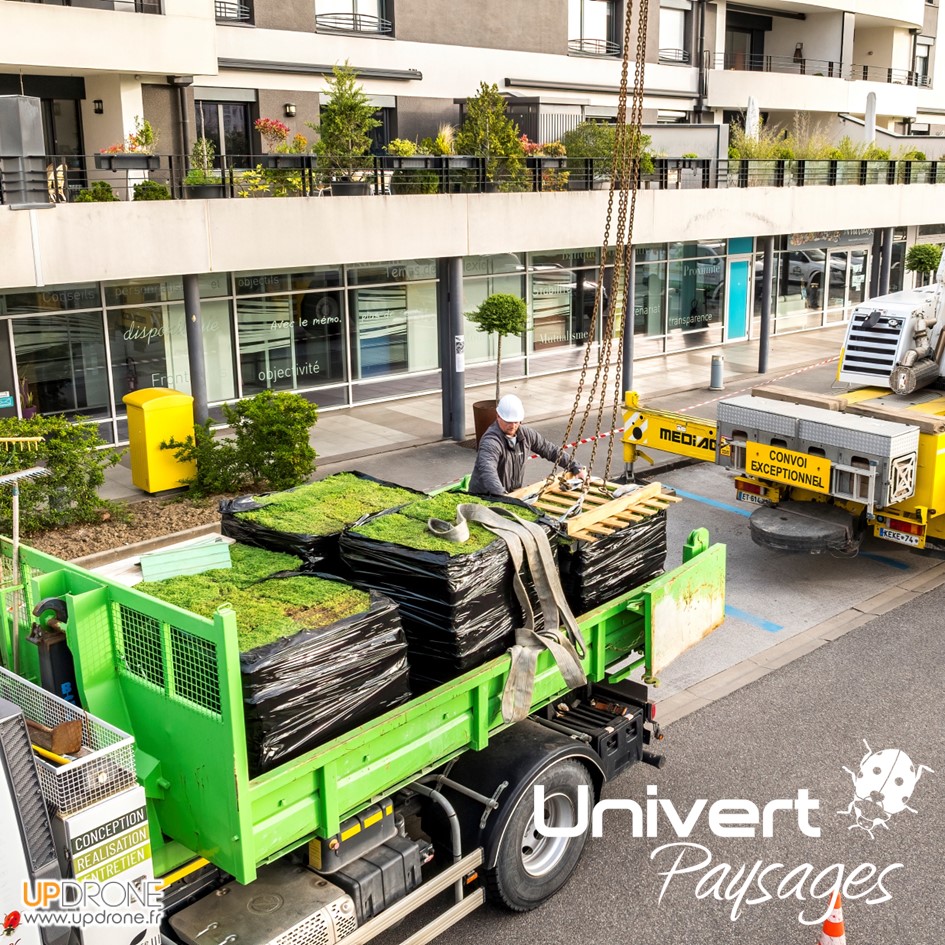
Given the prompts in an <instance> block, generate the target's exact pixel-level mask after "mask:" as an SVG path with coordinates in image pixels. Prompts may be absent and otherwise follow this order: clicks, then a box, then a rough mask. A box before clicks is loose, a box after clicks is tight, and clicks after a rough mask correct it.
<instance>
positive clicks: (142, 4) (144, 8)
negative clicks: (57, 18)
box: [19, 0, 164, 14]
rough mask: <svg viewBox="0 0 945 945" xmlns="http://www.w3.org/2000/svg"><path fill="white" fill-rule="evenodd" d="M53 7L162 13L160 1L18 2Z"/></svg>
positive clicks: (36, 0)
mask: <svg viewBox="0 0 945 945" xmlns="http://www.w3.org/2000/svg"><path fill="white" fill-rule="evenodd" d="M19 2H20V3H42V4H45V5H46V6H54V7H84V8H85V9H88V10H119V11H122V12H124V13H155V14H163V13H164V4H163V2H162V0H19Z"/></svg>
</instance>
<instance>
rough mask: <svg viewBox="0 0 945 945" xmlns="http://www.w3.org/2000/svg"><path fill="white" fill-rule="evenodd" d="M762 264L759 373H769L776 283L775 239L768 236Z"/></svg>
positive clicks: (764, 246) (764, 243) (764, 241)
mask: <svg viewBox="0 0 945 945" xmlns="http://www.w3.org/2000/svg"><path fill="white" fill-rule="evenodd" d="M762 243H763V253H764V255H763V256H762V260H763V261H762V264H761V335H760V337H759V339H758V373H759V374H767V373H768V348H769V345H770V339H771V295H772V293H771V287H772V283H773V282H774V237H773V236H766V237H765V238H764V240H763V241H762Z"/></svg>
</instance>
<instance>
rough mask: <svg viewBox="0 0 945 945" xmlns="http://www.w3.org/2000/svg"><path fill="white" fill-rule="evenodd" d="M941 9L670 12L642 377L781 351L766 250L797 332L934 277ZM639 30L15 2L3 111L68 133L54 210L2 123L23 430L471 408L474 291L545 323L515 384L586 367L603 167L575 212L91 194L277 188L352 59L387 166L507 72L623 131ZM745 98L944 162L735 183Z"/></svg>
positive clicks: (667, 8) (526, 115)
mask: <svg viewBox="0 0 945 945" xmlns="http://www.w3.org/2000/svg"><path fill="white" fill-rule="evenodd" d="M939 13H940V8H939V4H938V0H935V2H931V0H897V3H895V4H890V3H888V2H881V0H841V2H839V3H837V2H832V0H831V2H827V0H807V2H793V0H761V2H758V3H756V4H748V3H731V2H723V0H718V2H710V0H661V2H658V0H652V2H651V3H650V5H649V20H648V23H647V24H646V39H645V43H644V44H643V48H644V49H645V55H646V73H645V92H644V99H643V107H644V116H643V117H644V123H645V124H646V125H647V133H648V134H650V135H651V136H652V138H653V142H654V147H655V149H656V152H657V155H658V158H659V159H658V161H657V164H658V173H657V175H655V178H654V180H653V181H651V182H650V181H648V182H646V184H647V186H645V187H644V188H643V189H641V191H640V193H639V195H638V202H637V213H636V226H635V231H634V234H633V242H634V244H635V247H636V248H635V252H634V274H633V279H632V282H633V307H634V321H633V341H634V356H635V357H637V358H644V357H651V356H654V355H659V354H662V353H664V352H668V351H673V350H679V349H682V348H687V347H696V346H708V345H720V344H724V343H726V342H728V341H734V340H741V339H744V338H746V337H753V336H755V335H756V334H757V332H758V331H759V318H760V298H759V295H760V293H759V291H758V286H760V282H761V279H760V277H761V273H762V262H761V256H760V250H761V248H762V245H763V241H765V240H768V239H769V238H773V239H774V246H775V250H776V252H775V255H774V264H775V267H776V268H775V272H774V279H775V286H776V292H775V299H774V303H773V305H774V308H773V312H772V322H771V325H772V330H773V331H776V332H787V331H798V330H813V329H816V328H818V327H821V326H825V325H829V324H833V323H836V322H837V321H840V320H843V319H845V318H846V317H847V315H848V313H849V311H850V309H851V307H852V306H853V305H855V304H856V303H857V302H858V301H860V300H861V299H863V298H864V297H866V296H867V295H869V294H870V293H871V291H875V289H876V288H879V287H885V286H886V285H889V286H890V287H892V288H896V287H898V286H900V285H902V284H904V282H905V281H906V280H908V279H911V274H907V273H904V267H903V259H904V254H905V249H906V247H907V246H908V245H909V244H910V243H914V242H927V241H940V240H945V211H943V210H942V209H941V208H940V206H939V203H940V201H939V195H940V194H942V193H945V190H942V189H941V188H940V185H939V184H938V183H937V182H938V181H940V180H941V181H943V182H945V167H943V168H942V169H941V171H940V170H939V163H938V160H939V158H941V157H943V155H945V137H939V134H941V133H942V132H943V131H945V95H943V94H941V91H940V90H941V89H945V59H943V61H942V62H941V63H940V62H939V58H941V57H938V56H937V52H936V35H937V31H938V25H939ZM628 16H629V17H630V20H631V31H630V42H631V45H632V48H633V49H636V48H637V42H638V32H639V23H638V20H639V17H638V6H637V4H636V3H632V2H631V3H630V4H629V10H628V3H627V0H513V2H508V0H46V2H44V0H30V2H23V0H0V35H4V36H6V37H13V39H14V41H13V42H8V43H5V44H3V46H2V47H0V60H2V62H0V95H5V96H19V97H20V98H17V99H16V100H15V101H17V102H22V101H23V100H24V97H25V98H26V99H29V100H33V101H35V102H37V103H38V111H36V112H35V114H33V118H32V119H29V120H30V121H32V124H33V125H34V132H35V136H34V139H33V140H34V141H37V140H38V141H41V145H40V144H34V146H33V148H32V149H31V150H30V151H29V156H30V157H31V159H32V164H30V166H32V167H33V168H34V174H33V176H34V180H33V188H34V191H33V197H31V198H30V199H20V197H19V196H18V193H19V192H18V191H17V189H16V186H14V185H13V184H12V183H11V182H13V181H20V180H21V177H18V176H17V174H18V173H19V170H22V168H23V166H24V165H23V164H22V162H19V163H18V161H19V159H18V158H17V157H16V155H17V154H19V153H20V152H17V151H16V150H15V144H16V142H15V141H13V138H15V136H13V137H11V135H10V133H9V130H8V131H7V132H6V136H5V137H4V126H3V124H2V122H0V191H2V198H3V201H4V202H3V205H0V245H2V246H3V247H4V252H3V255H2V261H0V415H17V414H21V413H23V412H24V411H27V412H28V411H29V409H30V408H31V407H35V408H38V409H39V410H41V411H42V412H44V413H62V414H64V415H68V416H82V417H86V418H89V419H90V420H91V421H92V422H95V423H96V424H98V426H99V429H100V431H101V433H102V435H103V436H104V438H105V439H106V440H109V441H114V442H121V441H123V440H125V439H126V437H127V425H126V422H125V409H124V406H123V403H122V397H123V396H124V395H125V394H127V393H128V392H130V391H132V390H136V389H140V388H144V387H172V388H176V389H178V390H184V391H193V392H194V393H195V396H197V397H198V400H199V401H201V402H203V401H206V402H207V403H208V404H209V407H210V412H211V414H213V413H214V407H215V406H218V405H219V404H220V403H223V402H226V401H230V400H233V399H235V398H238V397H241V396H246V395H249V394H253V393H256V392H258V391H260V390H264V389H277V390H294V391H299V392H301V393H303V394H305V396H307V397H310V398H311V399H312V400H314V401H316V402H317V403H318V404H319V405H320V406H321V407H322V408H326V409H330V408H340V407H344V406H349V405H352V404H358V403H369V402H373V401H386V400H389V399H391V398H401V397H409V396H411V395H413V394H417V393H425V392H429V391H442V392H443V397H444V417H445V416H446V414H447V413H448V410H449V409H450V408H451V402H450V396H451V394H450V390H451V384H452V380H451V379H452V377H453V375H454V372H455V370H456V367H457V359H456V357H455V348H456V345H455V340H456V339H455V334H456V325H455V323H454V324H452V325H451V322H450V304H451V302H450V300H452V305H453V308H454V312H453V318H454V321H455V317H456V316H455V309H456V307H457V305H458V306H459V308H460V310H461V311H468V310H470V309H472V308H474V307H475V306H476V304H477V303H478V302H479V301H481V300H482V299H483V298H484V297H485V296H486V295H488V294H490V293H492V292H497V291H503V292H512V293H515V294H517V295H521V296H522V297H524V298H525V299H526V301H527V303H528V307H529V313H530V321H529V328H528V331H527V332H526V333H525V334H524V335H523V336H522V337H521V338H519V339H506V342H505V344H504V346H503V376H504V377H507V378H513V377H515V376H527V375H536V374H543V373H550V372H556V371H562V370H568V369H572V368H574V367H576V366H578V365H579V363H580V360H581V358H582V355H583V348H582V346H583V345H584V343H585V342H586V341H587V335H588V326H589V323H590V316H591V314H592V312H593V305H594V300H595V297H596V289H597V285H598V282H599V281H600V279H601V273H603V277H604V289H603V291H602V292H601V293H600V294H599V296H597V297H603V298H606V297H607V293H608V290H610V285H609V282H610V272H609V267H607V266H606V262H607V260H605V261H604V262H605V265H604V266H603V267H602V266H601V258H600V256H601V250H600V245H601V240H602V235H603V226H604V217H605V212H606V202H607V193H606V190H600V189H594V188H593V186H589V187H587V188H573V189H572V187H573V183H576V175H575V181H573V182H572V187H569V188H567V189H554V190H550V191H549V190H547V189H545V190H542V189H540V187H539V186H537V185H536V186H534V187H532V188H530V189H529V190H526V191H524V192H500V193H487V192H479V190H484V189H485V188H479V189H478V190H476V189H475V188H474V189H473V192H470V190H469V189H468V188H467V189H465V190H464V189H458V190H455V189H450V188H446V187H442V186H441V187H440V188H439V190H440V191H441V192H438V193H425V194H400V195H398V194H392V193H390V188H389V187H388V186H387V178H385V176H384V174H383V173H378V174H376V175H375V176H374V178H373V180H374V185H373V187H372V192H371V193H369V194H368V195H365V196H355V197H346V198H344V199H338V198H337V197H333V198H332V199H323V198H322V197H321V196H319V194H320V190H319V189H317V188H314V187H312V188H308V189H305V190H304V193H302V194H301V195H298V196H284V197H275V196H271V195H266V194H256V195H255V196H250V197H249V199H240V197H239V196H237V192H238V191H239V188H235V187H230V188H228V190H227V193H228V194H229V197H228V199H173V200H167V201H159V202H144V201H140V200H130V199H120V200H117V201H114V202H101V203H99V202H77V201H76V199H75V197H76V195H77V194H78V193H79V191H81V190H83V189H88V188H89V187H90V186H91V185H92V184H94V183H95V182H96V181H105V182H107V183H110V184H112V185H113V187H114V189H115V191H116V193H118V194H119V196H121V197H123V198H127V197H129V196H130V195H131V192H132V190H133V186H134V184H135V183H136V182H140V181H141V180H144V179H145V178H147V177H148V176H150V178H151V179H153V180H156V181H159V182H167V183H168V184H170V185H171V188H172V190H173V191H174V196H175V197H181V198H182V197H183V196H184V193H183V190H182V189H181V188H180V186H179V183H180V172H181V171H182V170H186V168H187V166H188V161H189V158H190V155H191V151H192V148H193V145H194V142H195V141H197V140H198V139H199V138H205V139H207V140H209V141H211V142H212V143H213V146H214V151H215V157H214V160H215V163H216V164H217V166H222V167H225V168H228V169H229V172H230V173H231V177H230V180H231V181H232V180H233V177H232V174H233V173H245V172H246V171H252V170H253V168H254V167H255V165H256V163H257V161H258V160H260V159H261V155H262V154H263V152H264V151H265V150H266V148H265V145H264V142H263V141H261V140H260V137H259V134H258V133H257V131H256V130H255V128H254V123H255V121H256V120H257V119H258V118H261V117H268V118H273V119H278V120H279V121H281V122H284V123H285V124H286V125H287V126H288V127H289V129H290V134H296V133H299V134H302V135H305V136H306V137H308V138H313V137H314V132H313V131H312V130H311V129H310V128H309V126H308V124H307V123H308V122H317V120H318V116H319V111H320V108H321V106H322V104H323V103H324V101H325V90H326V83H327V81H328V80H329V78H330V77H331V73H332V67H333V66H334V65H336V64H339V63H344V62H348V63H350V65H351V66H353V67H354V68H355V69H356V70H357V73H358V78H359V81H360V82H361V84H362V85H363V87H364V90H365V92H366V93H367V94H368V96H369V97H370V99H371V102H372V104H374V105H375V106H376V108H377V111H376V116H377V119H378V121H379V125H378V128H377V129H376V131H375V143H374V150H375V151H376V153H377V154H378V155H383V154H384V145H385V144H386V143H387V142H388V141H390V140H391V139H393V138H407V139H419V138H423V137H426V136H430V135H435V134H436V132H437V129H438V128H439V126H441V125H442V124H451V125H454V126H455V125H456V124H458V123H459V122H460V120H461V117H462V109H463V107H464V102H465V100H466V99H467V98H468V97H469V96H472V95H474V94H475V93H476V91H477V89H478V88H479V85H480V83H481V82H483V81H484V82H487V83H495V84H497V85H498V86H499V88H500V90H501V91H502V92H503V94H505V95H506V97H507V100H508V109H509V113H510V114H511V115H512V116H513V117H514V118H515V120H516V121H517V123H518V124H519V127H520V129H521V130H522V131H523V133H526V134H527V135H528V137H529V138H530V139H532V140H534V141H539V142H545V141H551V140H555V139H557V138H559V137H560V136H561V135H562V134H563V133H564V132H565V131H567V130H568V129H570V128H573V127H574V126H575V125H577V124H578V123H579V122H581V121H584V120H595V121H604V122H607V121H613V120H614V119H615V117H616V114H617V93H618V85H619V76H620V59H621V56H622V52H623V50H622V45H623V42H624V36H625V31H624V25H625V22H626V18H627V17H628ZM749 96H751V97H752V98H753V99H754V102H755V104H756V105H757V107H758V110H759V113H760V114H761V116H762V117H763V118H764V119H765V121H766V122H767V123H768V125H769V127H770V126H772V125H783V126H785V127H788V126H790V125H791V123H792V122H793V121H794V120H795V119H794V116H795V115H804V116H806V117H807V119H808V120H809V121H810V122H815V123H817V124H818V125H820V126H822V127H823V128H824V129H825V130H826V133H828V134H830V135H831V136H833V138H834V139H835V140H839V139H840V138H841V137H842V136H843V135H849V136H850V137H851V138H853V139H855V140H862V139H863V138H864V136H866V135H871V134H873V132H872V129H873V127H874V125H875V140H876V143H877V144H878V145H879V146H881V147H888V148H889V149H890V150H891V151H892V152H893V154H894V155H895V154H897V153H905V152H906V151H908V150H919V151H922V152H924V153H925V157H926V160H924V161H918V162H916V163H915V164H912V165H906V164H904V163H901V162H900V163H896V162H893V163H889V162H885V163H884V162H875V165H874V163H865V162H852V166H848V165H851V162H837V161H833V162H820V163H821V164H822V165H824V166H823V167H822V168H820V169H819V171H818V173H823V174H824V175H826V176H825V177H824V178H823V179H822V180H818V179H817V175H816V174H815V173H813V170H814V169H813V168H808V169H807V170H806V171H805V170H804V168H803V166H799V167H798V166H794V164H793V163H792V162H787V163H788V166H787V167H785V162H784V161H782V162H781V163H780V166H778V163H777V162H771V164H772V166H771V167H768V166H765V167H761V168H755V167H749V166H748V165H744V166H741V165H737V164H735V163H730V162H728V161H727V160H726V159H727V156H728V155H727V142H728V126H729V124H730V123H731V122H733V121H741V120H743V118H742V116H743V115H744V113H745V111H746V108H747V107H748V100H749ZM7 101H8V102H12V101H13V100H7ZM872 103H875V105H873V104H872ZM27 111H28V110H27ZM868 113H869V114H868ZM874 115H875V118H874V117H873V116H874ZM140 118H146V119H147V120H148V121H149V122H150V123H151V124H152V126H153V127H154V128H155V129H156V130H157V132H158V136H159V137H158V143H157V146H156V149H155V150H156V154H157V155H158V158H157V160H155V161H152V162H150V163H151V164H152V167H151V168H150V169H130V170H127V169H121V168H120V167H118V168H117V169H115V168H116V162H110V161H108V160H105V159H103V157H102V155H101V154H100V152H102V151H103V150H106V149H108V148H110V147H111V146H113V145H115V144H116V142H120V141H121V140H123V139H124V138H125V137H126V136H127V135H128V134H129V132H131V131H132V130H133V128H134V125H135V121H136V119H140ZM24 120H27V119H24ZM11 141H13V143H12V144H11ZM38 152H42V153H38ZM693 155H695V157H693ZM379 160H380V159H379ZM457 160H459V159H457ZM27 163H28V164H29V162H27ZM800 164H801V165H803V162H800ZM155 165H156V166H155ZM880 165H882V166H880ZM37 166H38V167H40V168H41V169H44V172H43V173H41V174H40V175H39V177H40V180H39V184H38V185H37V183H36V180H35V177H36V172H35V168H36V167H37ZM18 169H19V170H18ZM759 170H760V171H763V172H764V173H763V174H762V176H757V175H756V171H759ZM805 173H806V175H807V176H806V178H805V176H804V175H805ZM541 177H542V174H541V172H540V169H539V170H537V171H535V172H534V173H533V174H532V177H531V179H532V180H533V182H534V181H538V180H540V179H541ZM847 179H849V180H850V183H849V184H847V183H845V181H846V180H847ZM805 182H806V186H805V185H804V184H805ZM812 183H818V184H821V183H822V184H823V186H811V184H812ZM746 185H748V186H746ZM37 189H38V191H39V192H40V197H39V198H37V197H36V192H37ZM221 190H222V188H221ZM446 190H451V192H443V191H446ZM244 193H245V191H244ZM458 299H459V300H461V303H458V302H457V300H458ZM591 340H592V341H594V339H591ZM495 354H496V353H495V349H494V344H493V341H492V339H490V338H489V337H487V336H484V335H482V334H479V333H477V332H475V331H474V330H473V329H472V327H471V326H468V325H467V326H466V331H465V352H464V361H465V373H464V383H465V385H466V386H472V385H476V384H487V383H488V382H489V379H490V378H491V377H493V376H494V364H495ZM453 386H454V387H455V385H453Z"/></svg>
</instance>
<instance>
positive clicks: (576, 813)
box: [533, 745, 932, 925]
mask: <svg viewBox="0 0 945 945" xmlns="http://www.w3.org/2000/svg"><path fill="white" fill-rule="evenodd" d="M843 770H844V771H846V772H847V773H848V774H850V776H851V777H852V778H853V783H854V799H853V801H852V802H851V803H850V805H849V807H848V808H847V810H845V811H840V812H839V813H841V814H843V815H847V816H852V817H854V820H855V822H854V823H853V824H852V825H850V829H853V828H854V827H858V828H861V829H862V830H864V831H866V832H867V833H869V835H870V837H873V832H872V831H873V829H874V828H875V827H877V826H883V827H887V829H888V824H887V822H888V821H889V819H890V818H891V817H892V816H893V815H895V814H897V813H899V812H901V811H903V810H910V811H912V810H913V808H911V807H909V806H908V803H907V802H908V801H909V800H910V798H911V796H912V794H913V792H914V791H915V788H916V784H917V783H918V781H919V778H920V777H921V776H922V774H923V773H924V772H930V773H931V771H932V769H931V768H929V767H928V766H926V765H915V764H914V763H913V762H912V761H911V759H910V758H909V756H908V755H906V754H905V752H903V751H901V750H900V749H884V750H882V751H878V752H873V751H871V750H870V748H869V746H868V745H867V752H866V754H865V755H864V756H863V758H862V759H861V761H860V770H859V772H858V773H856V774H854V772H852V771H851V770H850V769H849V768H847V767H844V768H843ZM558 792H560V789H556V791H555V793H558ZM533 794H534V827H535V831H536V832H537V833H538V834H540V835H541V836H544V837H559V838H560V837H577V836H580V835H582V834H584V833H587V832H588V830H590V834H591V836H593V837H600V836H602V835H603V824H604V815H605V814H606V813H609V812H622V813H623V815H624V817H628V818H629V827H630V833H631V835H632V836H633V837H645V838H647V839H660V838H662V837H666V838H667V842H665V843H662V844H660V845H658V846H656V847H654V848H653V849H652V850H651V851H650V860H651V861H652V862H654V863H655V864H656V865H657V866H658V870H657V874H658V875H659V876H661V877H662V878H663V881H662V888H661V889H660V894H659V900H658V901H659V902H662V900H663V897H664V896H665V895H666V893H667V891H668V890H669V889H670V887H671V886H674V887H675V886H683V887H687V886H691V887H692V892H693V894H694V896H695V898H696V899H697V900H703V899H714V900H717V901H720V902H727V903H730V904H731V911H730V915H731V919H732V921H733V922H735V921H737V920H738V919H739V918H741V917H742V915H744V913H745V910H746V909H747V908H748V907H752V906H758V905H760V904H762V903H765V902H769V901H772V900H775V899H779V900H787V899H792V898H795V899H797V900H799V901H800V902H801V903H803V904H804V905H803V906H802V908H801V911H800V912H799V913H798V916H797V917H798V920H799V921H800V922H801V923H802V924H804V925H816V924H819V923H822V922H823V921H824V920H825V919H826V918H827V917H828V916H829V914H830V911H831V909H832V906H833V902H834V900H835V898H836V896H837V895H838V894H840V895H842V897H843V898H844V899H845V900H851V901H852V900H858V899H859V900H863V901H864V902H865V903H866V904H867V905H878V904H879V903H882V902H887V901H888V900H890V899H891V898H892V894H891V893H890V892H889V890H888V889H887V885H886V884H887V883H888V877H889V876H890V874H892V873H894V872H895V871H896V870H901V869H903V864H902V863H888V864H885V865H884V864H882V863H873V862H862V863H859V864H858V865H856V866H848V865H847V864H845V863H831V864H829V865H827V866H823V867H820V868H818V867H817V866H815V865H814V864H813V863H811V862H807V863H799V864H797V865H792V864H789V863H782V862H773V863H766V862H765V861H764V860H761V859H756V860H754V862H751V861H747V860H746V861H745V862H742V863H731V862H723V861H720V860H716V858H715V857H714V855H713V853H712V850H711V849H710V848H709V847H708V846H706V845H705V844H703V843H697V842H695V841H693V840H691V839H690V838H691V837H692V835H693V833H694V831H696V829H697V827H701V829H702V830H703V831H704V830H707V831H708V833H710V834H711V835H712V836H714V837H717V838H724V839H732V838H734V839H746V840H747V839H753V838H759V837H760V838H763V839H768V838H773V837H775V836H776V835H780V834H781V833H783V832H785V831H791V832H797V833H799V834H801V835H802V836H804V837H809V838H811V839H818V838H820V836H821V827H820V826H818V825H817V824H816V823H812V822H811V815H812V814H813V813H814V812H817V811H819V810H820V809H821V803H820V801H819V800H818V799H817V798H815V797H811V794H810V791H809V790H807V789H804V788H801V789H799V790H798V791H797V792H796V795H795V796H794V797H782V798H775V799H773V800H770V801H768V802H767V803H766V804H764V806H759V805H758V804H756V803H754V802H753V801H751V800H748V799H746V798H723V799H720V800H715V801H711V802H710V800H709V799H708V798H704V797H703V798H696V799H695V800H694V801H693V802H692V805H691V806H690V807H689V808H688V809H685V808H684V809H679V808H677V806H676V805H675V804H674V803H673V801H672V800H670V799H669V798H665V797H659V791H658V789H657V787H656V786H655V785H652V784H651V785H648V786H647V789H646V794H647V796H646V800H645V801H643V802H642V803H640V802H637V801H634V800H629V799H622V798H614V799H606V800H601V801H599V802H597V803H596V804H594V805H593V807H592V804H591V796H590V789H589V788H588V787H587V786H586V785H580V786H577V787H576V794H575V795H574V797H573V798H572V799H570V804H569V805H564V806H562V804H560V803H558V802H556V799H555V797H554V796H553V795H552V796H549V795H548V794H547V793H546V791H545V786H544V785H542V784H535V785H534V788H533ZM568 807H570V810H571V813H572V815H573V816H571V817H570V818H566V819H567V821H568V822H567V823H562V822H561V821H560V820H558V822H549V819H551V820H552V821H554V815H553V814H552V811H558V812H560V811H561V810H563V809H567V808H568ZM611 823H613V822H612V821H611ZM623 823H626V821H625V820H624V821H623ZM670 838H672V839H670Z"/></svg>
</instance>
